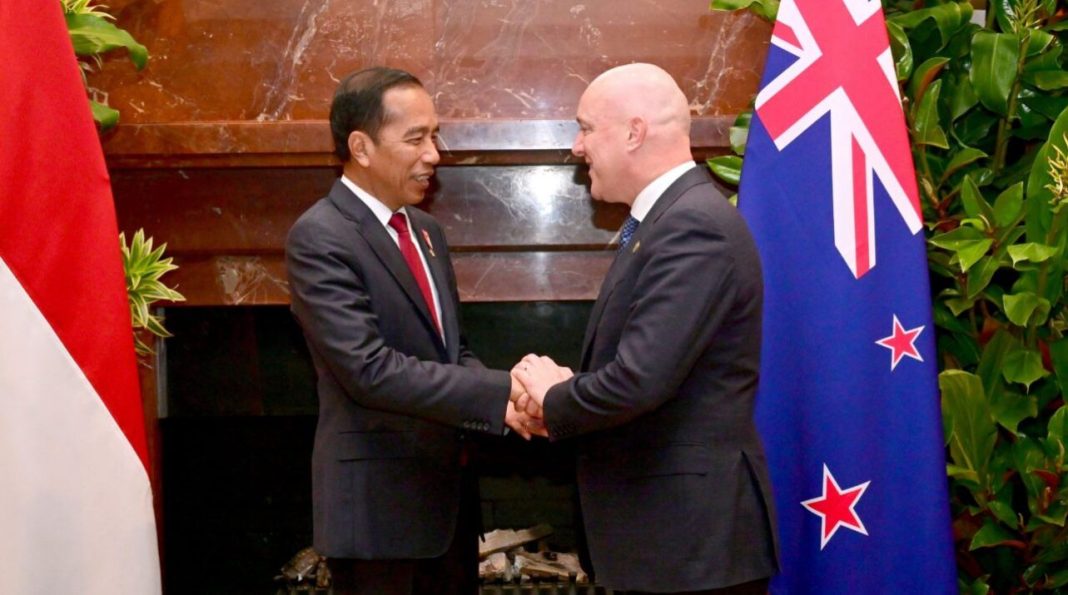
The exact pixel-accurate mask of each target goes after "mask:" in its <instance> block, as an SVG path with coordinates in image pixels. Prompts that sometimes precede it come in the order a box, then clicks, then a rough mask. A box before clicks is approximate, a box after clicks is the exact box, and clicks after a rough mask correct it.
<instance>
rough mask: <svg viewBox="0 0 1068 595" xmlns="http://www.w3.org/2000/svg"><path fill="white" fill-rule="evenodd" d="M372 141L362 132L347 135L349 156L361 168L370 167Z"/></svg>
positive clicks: (357, 131) (354, 131)
mask: <svg viewBox="0 0 1068 595" xmlns="http://www.w3.org/2000/svg"><path fill="white" fill-rule="evenodd" d="M373 145H374V141H372V140H371V137H370V136H367V133H366V132H364V131H362V130H353V131H352V132H351V133H349V154H351V155H352V160H353V161H355V162H356V163H359V164H360V165H362V166H363V167H368V166H370V165H371V158H370V152H371V151H372V147H373Z"/></svg>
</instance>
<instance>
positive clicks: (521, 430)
mask: <svg viewBox="0 0 1068 595" xmlns="http://www.w3.org/2000/svg"><path fill="white" fill-rule="evenodd" d="M511 374H512V393H511V395H510V396H509V403H508V409H507V411H506V412H505V416H504V422H505V423H506V424H507V425H508V427H510V428H512V429H513V430H515V432H516V433H517V434H519V435H520V436H522V437H523V438H525V439H527V440H530V438H531V437H532V436H545V437H548V435H549V431H548V429H547V428H546V427H545V416H544V413H543V410H542V407H543V406H544V404H545V394H546V393H547V392H549V389H550V388H552V386H553V385H555V384H558V383H560V382H563V381H565V380H567V379H568V378H571V377H572V376H574V375H575V373H574V372H572V371H571V368H568V367H566V366H560V365H558V364H557V363H556V362H554V361H553V360H552V358H550V357H548V356H544V355H541V356H539V355H534V354H533V353H531V354H528V355H527V356H526V357H524V358H523V359H522V360H520V361H519V363H517V364H516V365H515V366H514V367H513V368H512V372H511Z"/></svg>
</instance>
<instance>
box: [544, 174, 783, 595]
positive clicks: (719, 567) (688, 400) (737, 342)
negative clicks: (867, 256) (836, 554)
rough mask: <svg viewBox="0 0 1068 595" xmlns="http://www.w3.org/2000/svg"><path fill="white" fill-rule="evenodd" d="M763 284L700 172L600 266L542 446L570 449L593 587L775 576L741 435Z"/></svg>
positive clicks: (760, 479) (734, 216)
mask: <svg viewBox="0 0 1068 595" xmlns="http://www.w3.org/2000/svg"><path fill="white" fill-rule="evenodd" d="M762 296H763V282H762V278H761V269H760V261H759V258H758V255H757V251H756V247H755V245H754V243H753V240H752V237H751V236H750V234H749V231H748V228H747V227H746V225H745V223H744V221H743V220H742V219H741V217H740V216H739V214H738V212H737V210H736V209H735V208H734V207H733V206H731V205H730V203H729V202H727V200H726V199H725V198H724V197H723V195H722V194H721V193H720V192H719V191H718V189H717V188H716V187H715V185H714V184H713V183H712V179H711V176H710V175H709V174H708V172H707V171H706V170H705V168H703V167H699V168H695V169H692V170H690V171H688V172H687V173H685V174H684V175H683V176H682V177H681V178H679V179H678V180H676V181H675V183H673V184H672V185H671V186H670V187H669V188H668V189H667V190H666V191H665V192H664V194H663V195H662V196H661V197H660V198H659V199H658V200H657V202H656V204H655V206H654V207H653V208H652V210H651V211H650V212H649V214H648V215H647V216H646V217H645V219H644V221H642V223H641V225H640V226H639V227H638V230H637V232H636V233H635V234H634V236H633V237H632V238H631V241H630V244H629V245H628V246H627V248H625V249H624V250H623V251H622V252H620V254H619V255H618V256H617V257H616V259H615V262H614V263H613V264H612V267H611V268H610V269H609V271H608V274H607V276H606V278H605V281H604V284H603V286H602V287H601V292H600V295H599V297H598V298H597V302H596V304H595V305H594V307H593V311H592V313H591V317H590V321H589V326H588V328H587V331H586V337H585V341H584V347H583V349H584V355H583V358H582V364H581V366H580V372H579V373H578V374H576V375H575V376H574V377H573V378H572V379H571V380H569V381H568V382H565V383H561V384H558V385H556V386H554V387H553V388H552V389H551V390H550V391H549V393H548V395H547V397H546V400H545V419H546V423H547V425H548V428H549V432H550V436H551V438H553V439H554V440H558V439H562V438H567V437H569V436H575V437H577V440H578V444H577V445H576V450H577V452H578V461H577V468H578V487H579V494H580V497H581V503H582V512H583V517H584V522H585V525H586V538H587V541H588V546H589V550H590V552H589V553H590V557H591V559H592V562H593V570H594V572H595V573H596V578H597V581H598V583H600V584H604V585H606V586H608V587H611V588H614V589H627V590H640V591H696V590H703V589H712V588H718V587H724V586H728V585H733V584H738V583H742V582H746V581H750V580H756V579H759V578H763V577H767V576H770V575H771V574H773V573H774V571H775V570H776V568H777V562H776V553H775V547H776V546H775V538H774V529H773V527H774V520H773V512H772V497H771V492H770V489H769V488H770V481H769V478H768V474H767V468H766V463H765V459H764V452H763V449H762V446H761V443H760V439H759V437H758V435H757V432H756V429H755V426H754V423H753V407H754V396H755V393H756V387H757V375H758V370H759V366H760V326H761V303H762Z"/></svg>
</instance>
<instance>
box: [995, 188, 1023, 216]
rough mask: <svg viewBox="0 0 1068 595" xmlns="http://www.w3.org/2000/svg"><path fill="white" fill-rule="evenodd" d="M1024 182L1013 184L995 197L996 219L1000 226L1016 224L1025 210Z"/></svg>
mask: <svg viewBox="0 0 1068 595" xmlns="http://www.w3.org/2000/svg"><path fill="white" fill-rule="evenodd" d="M1023 190H1024V188H1023V182H1020V183H1018V184H1013V185H1012V186H1010V187H1009V188H1008V189H1006V190H1005V191H1004V192H1002V193H1001V194H999V195H998V197H997V198H996V199H994V221H995V222H996V223H997V224H998V225H999V226H1002V227H1004V226H1006V225H1014V224H1015V223H1016V218H1017V217H1019V216H1020V214H1021V212H1022V211H1023Z"/></svg>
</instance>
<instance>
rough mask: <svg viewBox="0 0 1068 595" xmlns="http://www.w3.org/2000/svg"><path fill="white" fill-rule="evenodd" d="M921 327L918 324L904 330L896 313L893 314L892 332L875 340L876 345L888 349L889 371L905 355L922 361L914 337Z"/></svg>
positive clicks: (921, 329)
mask: <svg viewBox="0 0 1068 595" xmlns="http://www.w3.org/2000/svg"><path fill="white" fill-rule="evenodd" d="M923 329H924V327H923V326H918V327H916V328H911V329H908V330H905V327H903V326H901V321H899V320H898V319H897V314H894V332H893V333H891V334H890V336H889V337H883V338H882V339H879V340H878V341H876V342H875V344H876V345H882V346H883V347H886V348H887V349H889V350H890V370H891V371H893V369H894V368H896V367H897V364H898V362H900V361H901V359H902V358H904V357H905V356H906V355H907V356H909V357H911V358H912V359H914V360H916V361H920V362H922V361H923V358H922V357H920V351H919V350H918V349H916V338H917V337H919V336H920V333H922V332H923Z"/></svg>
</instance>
